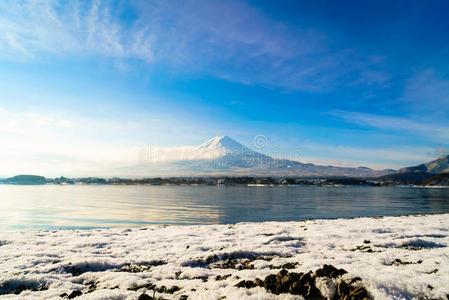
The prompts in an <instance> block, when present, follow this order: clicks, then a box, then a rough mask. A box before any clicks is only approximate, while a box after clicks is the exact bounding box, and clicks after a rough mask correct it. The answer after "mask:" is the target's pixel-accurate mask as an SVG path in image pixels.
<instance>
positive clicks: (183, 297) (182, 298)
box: [179, 295, 189, 300]
mask: <svg viewBox="0 0 449 300" xmlns="http://www.w3.org/2000/svg"><path fill="white" fill-rule="evenodd" d="M188 298H189V296H187V295H181V296H179V300H187V299H188Z"/></svg>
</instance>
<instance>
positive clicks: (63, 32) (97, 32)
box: [0, 0, 153, 62]
mask: <svg viewBox="0 0 449 300" xmlns="http://www.w3.org/2000/svg"><path fill="white" fill-rule="evenodd" d="M117 10H118V8H117ZM117 15H118V12H117V11H115V8H114V7H112V6H111V5H110V4H109V2H102V1H96V0H95V1H88V2H84V1H68V2H60V1H56V0H49V1H39V0H34V1H2V2H1V3H0V58H1V59H7V60H13V61H22V62H26V61H33V60H45V58H46V57H47V55H56V56H58V57H63V58H64V57H65V58H70V55H73V54H77V55H80V56H84V57H85V56H104V57H110V58H132V59H140V60H143V61H146V62H150V61H152V59H153V53H152V50H151V42H152V41H151V35H143V34H142V33H141V30H140V29H139V28H135V27H132V26H131V27H130V28H128V27H126V26H125V25H124V24H123V23H122V22H120V21H119V19H118V17H117Z"/></svg>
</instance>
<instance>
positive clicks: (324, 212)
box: [0, 185, 449, 231]
mask: <svg viewBox="0 0 449 300" xmlns="http://www.w3.org/2000/svg"><path fill="white" fill-rule="evenodd" d="M442 212H449V189H423V188H403V187H351V186H345V187H318V186H275V187H268V186H267V187H230V186H111V185H66V186H58V185H41V186H14V185H0V230H1V231H9V230H21V229H58V228H102V227H113V226H135V225H142V224H227V223H235V222H253V221H293V220H304V219H310V218H341V217H358V216H364V217H371V216H386V215H388V216H392V215H404V214H423V213H442Z"/></svg>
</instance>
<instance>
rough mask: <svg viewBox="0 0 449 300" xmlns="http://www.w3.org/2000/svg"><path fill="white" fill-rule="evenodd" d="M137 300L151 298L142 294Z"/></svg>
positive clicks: (151, 298)
mask: <svg viewBox="0 0 449 300" xmlns="http://www.w3.org/2000/svg"><path fill="white" fill-rule="evenodd" d="M137 300H153V297H151V296H148V295H147V294H142V295H140V296H139V298H137Z"/></svg>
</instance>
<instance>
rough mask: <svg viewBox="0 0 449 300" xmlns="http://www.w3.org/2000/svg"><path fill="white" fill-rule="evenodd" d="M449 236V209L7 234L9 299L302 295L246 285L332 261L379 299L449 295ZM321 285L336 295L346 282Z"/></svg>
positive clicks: (0, 239)
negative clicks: (417, 213)
mask: <svg viewBox="0 0 449 300" xmlns="http://www.w3.org/2000/svg"><path fill="white" fill-rule="evenodd" d="M448 244H449V214H438V215H425V216H402V217H383V218H357V219H337V220H309V221H302V222H265V223H238V224H232V225H206V226H204V225H201V226H161V225H154V226H147V227H140V228H126V229H123V228H114V229H101V230H100V229H97V230H58V231H24V232H13V233H11V232H7V233H0V298H2V299H3V298H5V299H16V298H21V299H42V298H53V299H63V298H62V297H61V296H65V297H66V298H67V297H69V296H73V297H74V298H76V299H137V298H138V297H139V296H140V295H142V294H143V293H144V292H146V294H148V295H149V296H151V297H152V296H153V293H154V294H155V296H156V297H162V298H164V299H208V300H210V299H220V298H222V297H224V296H226V299H298V296H295V295H291V294H286V293H284V294H279V295H275V294H272V293H270V292H269V291H267V290H266V289H265V288H263V287H261V286H255V287H252V288H245V287H237V286H236V285H238V284H239V283H240V285H242V286H243V285H245V283H246V281H254V280H255V279H256V278H261V279H262V280H263V278H265V277H266V276H267V275H270V274H278V272H279V271H280V270H281V269H283V268H286V269H288V272H292V273H293V272H297V273H300V272H308V271H309V270H312V271H316V270H317V269H319V268H321V267H322V266H323V265H324V264H329V265H332V266H335V267H336V268H339V269H340V268H342V269H344V270H346V271H347V272H348V273H347V274H344V275H342V278H343V279H347V280H350V279H351V278H356V277H360V278H361V282H362V283H363V286H364V287H365V288H366V289H367V291H368V294H369V296H370V297H373V298H374V299H421V298H432V299H433V298H436V299H447V297H448V296H447V295H448V294H449V284H448V282H449V250H448ZM317 278H318V277H317ZM255 282H258V281H257V280H256V281H255ZM316 285H317V287H318V288H319V290H320V291H321V294H322V295H325V296H326V295H327V296H328V297H331V296H332V294H333V290H335V288H336V282H333V281H329V280H325V279H319V280H318V279H317V282H316ZM186 297H188V298H186Z"/></svg>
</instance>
